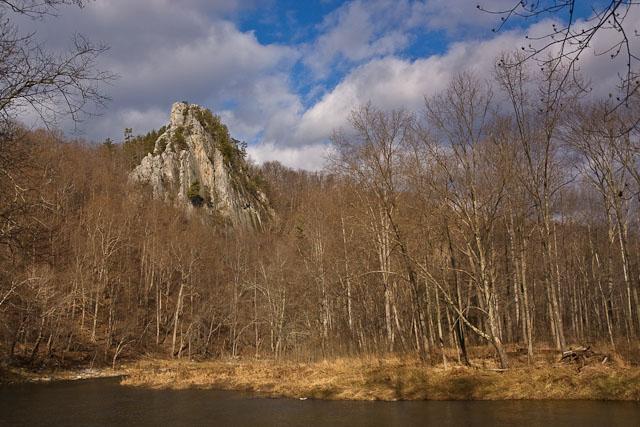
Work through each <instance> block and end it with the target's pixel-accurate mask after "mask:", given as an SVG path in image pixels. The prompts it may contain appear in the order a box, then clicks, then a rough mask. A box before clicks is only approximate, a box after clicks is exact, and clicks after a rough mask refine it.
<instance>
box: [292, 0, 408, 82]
mask: <svg viewBox="0 0 640 427" xmlns="http://www.w3.org/2000/svg"><path fill="white" fill-rule="evenodd" d="M409 12H410V8H409V3H408V2H407V1H404V0H400V1H391V0H372V1H362V0H355V1H352V2H348V3H345V4H344V5H343V6H341V7H340V8H338V9H337V10H335V11H334V12H332V13H331V14H329V15H327V16H326V17H325V18H324V20H323V22H322V24H321V25H320V30H321V35H320V36H319V37H318V38H317V40H316V41H315V42H314V43H312V44H311V45H310V46H309V48H308V50H307V54H306V56H305V58H304V62H305V64H306V65H307V66H308V67H310V68H311V69H312V70H313V71H314V73H315V74H316V75H317V77H325V76H326V74H327V73H328V71H329V69H330V68H331V67H332V66H335V65H336V64H338V63H342V64H343V65H348V64H354V63H359V62H361V61H363V60H367V59H370V58H373V57H376V56H383V55H389V54H393V53H396V52H398V51H400V50H402V49H403V48H404V47H406V45H407V44H408V42H409V34H407V31H406V30H407V28H406V27H405V25H404V21H405V20H406V18H408V16H409Z"/></svg>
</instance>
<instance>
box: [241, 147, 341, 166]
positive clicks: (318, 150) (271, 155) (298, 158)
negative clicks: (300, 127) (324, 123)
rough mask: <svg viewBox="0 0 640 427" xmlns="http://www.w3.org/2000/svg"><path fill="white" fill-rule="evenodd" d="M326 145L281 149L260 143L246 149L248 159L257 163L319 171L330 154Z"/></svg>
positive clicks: (329, 148) (329, 149)
mask: <svg viewBox="0 0 640 427" xmlns="http://www.w3.org/2000/svg"><path fill="white" fill-rule="evenodd" d="M331 150H332V148H331V145H329V144H328V143H326V142H325V143H316V144H310V145H303V146H299V147H281V146H278V145H276V144H273V143H261V144H258V145H254V146H250V147H249V148H248V153H249V158H250V159H252V160H253V161H255V162H257V163H264V162H268V161H273V160H276V161H279V162H280V163H282V164H284V165H286V166H289V167H293V168H297V169H306V170H311V171H315V170H320V169H322V168H323V167H324V166H325V163H326V160H327V158H328V156H329V155H330V153H331Z"/></svg>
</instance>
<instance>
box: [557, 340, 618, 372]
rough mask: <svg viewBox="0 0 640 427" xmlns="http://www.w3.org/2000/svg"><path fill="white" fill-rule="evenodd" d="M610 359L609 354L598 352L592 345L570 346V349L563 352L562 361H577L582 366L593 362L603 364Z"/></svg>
mask: <svg viewBox="0 0 640 427" xmlns="http://www.w3.org/2000/svg"><path fill="white" fill-rule="evenodd" d="M608 361H609V355H607V354H602V353H597V352H595V351H593V350H591V346H590V345H588V346H586V347H584V346H583V347H578V348H575V349H572V348H569V350H566V351H563V352H562V357H560V362H563V363H577V364H579V365H580V366H581V367H582V366H585V365H587V364H589V363H592V362H599V363H602V364H603V365H604V364H605V363H607V362H608Z"/></svg>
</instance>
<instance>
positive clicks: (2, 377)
mask: <svg viewBox="0 0 640 427" xmlns="http://www.w3.org/2000/svg"><path fill="white" fill-rule="evenodd" d="M128 372H129V369H127V368H124V367H123V368H118V369H111V368H80V369H44V370H32V369H26V368H18V367H8V366H0V385H2V384H19V383H47V382H52V381H75V380H88V379H94V378H114V377H124V376H126V375H127V373H128Z"/></svg>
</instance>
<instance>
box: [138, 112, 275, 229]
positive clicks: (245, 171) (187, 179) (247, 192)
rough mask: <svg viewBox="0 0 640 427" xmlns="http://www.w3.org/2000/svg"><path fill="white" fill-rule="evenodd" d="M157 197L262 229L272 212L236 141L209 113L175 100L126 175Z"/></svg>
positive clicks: (234, 223)
mask: <svg viewBox="0 0 640 427" xmlns="http://www.w3.org/2000/svg"><path fill="white" fill-rule="evenodd" d="M130 178H131V180H132V181H135V182H139V183H143V184H148V185H150V186H151V188H152V189H153V194H154V196H155V197H158V198H162V199H164V200H167V201H173V202H175V203H177V204H184V205H185V206H188V208H189V209H190V210H193V209H203V210H205V211H207V212H208V213H210V214H211V215H214V216H219V217H221V218H222V219H224V220H227V221H229V222H230V223H231V224H232V225H233V226H236V227H243V228H261V227H262V225H263V223H264V222H265V220H267V219H268V218H269V217H271V216H272V211H271V208H270V207H269V202H268V200H267V198H266V196H265V194H264V192H263V191H262V189H261V188H260V184H259V182H258V177H257V176H252V174H251V173H250V168H249V166H248V165H247V162H246V160H245V158H244V153H243V150H242V148H241V147H240V143H239V142H238V141H236V140H234V139H232V138H231V137H230V136H229V132H228V130H227V127H226V126H225V125H223V124H222V123H221V122H220V119H219V118H218V117H217V116H214V115H213V114H212V113H211V111H209V110H207V109H205V108H203V107H200V106H198V105H194V104H187V103H185V102H177V103H175V104H173V107H172V109H171V117H170V121H169V125H168V126H167V128H166V130H165V132H164V133H163V134H162V135H160V136H159V137H158V139H157V141H156V143H155V147H154V150H153V153H149V154H148V155H147V156H146V157H145V158H144V159H142V162H141V163H140V165H138V166H137V167H136V168H135V169H134V170H133V171H132V172H131V175H130Z"/></svg>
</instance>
